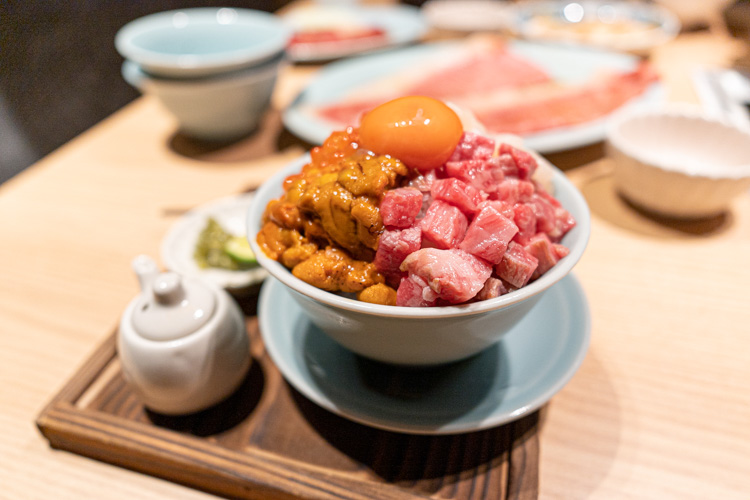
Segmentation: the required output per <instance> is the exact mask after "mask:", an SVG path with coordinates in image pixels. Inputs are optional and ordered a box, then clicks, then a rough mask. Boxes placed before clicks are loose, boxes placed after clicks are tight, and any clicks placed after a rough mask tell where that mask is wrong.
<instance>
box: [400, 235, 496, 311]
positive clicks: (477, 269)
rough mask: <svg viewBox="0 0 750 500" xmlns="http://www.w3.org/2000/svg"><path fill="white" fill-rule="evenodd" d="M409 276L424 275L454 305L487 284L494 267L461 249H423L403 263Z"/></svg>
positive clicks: (423, 277) (436, 290) (434, 289)
mask: <svg viewBox="0 0 750 500" xmlns="http://www.w3.org/2000/svg"><path fill="white" fill-rule="evenodd" d="M401 270H402V271H407V272H408V273H409V276H410V278H411V277H412V275H416V276H418V277H420V278H422V279H423V280H424V281H425V282H426V283H427V285H428V286H429V287H430V289H431V290H432V291H433V292H435V294H436V297H437V298H439V299H443V300H445V301H447V302H449V303H451V304H458V303H461V302H466V301H467V300H469V299H471V298H472V297H474V296H475V295H476V294H477V293H479V291H480V290H481V289H482V288H483V287H484V283H485V282H486V281H487V278H489V277H490V276H491V275H492V266H491V265H490V264H488V263H487V262H485V261H484V260H482V259H479V258H477V257H474V256H473V255H471V254H470V253H467V252H464V251H463V250H458V249H455V248H454V249H449V250H440V249H438V248H422V249H420V250H417V251H416V252H414V253H412V254H411V255H409V256H408V257H407V258H406V259H405V260H404V262H403V263H402V264H401Z"/></svg>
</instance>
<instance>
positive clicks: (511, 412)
mask: <svg viewBox="0 0 750 500" xmlns="http://www.w3.org/2000/svg"><path fill="white" fill-rule="evenodd" d="M259 321H260V331H261V335H262V337H263V342H264V344H265V347H266V350H267V351H268V353H269V355H270V356H271V359H272V360H273V361H274V363H275V364H276V366H277V367H278V368H279V370H280V371H281V373H282V374H283V375H284V377H285V378H286V380H287V381H288V382H289V383H290V384H291V385H292V386H293V387H294V388H295V389H297V390H298V391H300V392H301V393H302V394H303V395H304V396H306V397H307V398H309V399H310V400H312V401H313V402H315V403H316V404H318V405H319V406H321V407H323V408H325V409H327V410H329V411H331V412H333V413H335V414H337V415H340V416H342V417H345V418H348V419H351V420H353V421H355V422H359V423H362V424H366V425H369V426H373V427H377V428H381V429H386V430H391V431H397V432H407V433H413V434H453V433H460V432H470V431H477V430H481V429H487V428H490V427H494V426H497V425H501V424H504V423H507V422H511V421H513V420H516V419H518V418H520V417H522V416H524V415H527V414H529V413H530V412H533V411H534V410H536V409H537V408H539V407H541V406H542V405H543V404H544V403H546V402H547V401H548V400H549V399H550V398H552V396H554V395H555V394H556V393H557V392H558V391H559V390H560V389H562V388H563V386H565V384H566V383H567V382H568V381H569V380H570V379H571V378H572V377H573V375H574V374H575V372H576V371H577V370H578V368H579V366H580V365H581V363H582V362H583V359H584V357H585V355H586V352H587V350H588V346H589V341H590V335H591V320H590V315H589V309H588V303H587V301H586V296H585V294H584V292H583V290H582V289H581V286H580V284H579V283H578V281H577V280H576V279H575V276H573V275H568V276H566V277H565V278H563V279H562V280H561V281H560V282H559V283H557V284H556V285H555V286H554V287H552V288H551V289H550V290H549V292H548V293H547V294H545V295H544V297H542V299H541V300H540V301H539V303H538V304H537V305H536V306H535V308H534V310H533V311H532V313H531V314H529V315H527V316H526V317H525V318H524V319H523V320H522V321H521V322H520V323H518V324H517V325H516V326H515V327H514V328H513V329H512V330H511V331H509V332H508V333H507V334H506V335H505V336H504V337H503V338H502V340H500V342H498V343H497V344H495V345H494V346H492V347H491V348H489V349H487V350H485V351H483V352H482V353H480V354H478V355H476V356H474V357H472V358H470V359H467V360H464V361H461V362H457V363H454V364H450V365H444V366H440V367H436V368H421V369H416V370H415V369H407V368H399V367H395V366H393V365H388V364H383V363H378V362H374V361H370V360H367V359H365V358H361V357H359V356H357V355H355V354H354V353H352V352H351V351H348V350H347V349H345V348H343V347H341V346H340V345H339V344H337V343H336V342H334V341H333V340H331V339H330V338H328V337H327V336H326V335H325V334H324V333H323V332H321V331H320V330H318V329H317V328H316V327H315V326H313V325H312V323H311V322H310V320H309V319H308V317H307V316H306V313H305V312H304V311H303V310H302V309H301V307H300V306H299V305H298V304H297V302H296V301H295V300H294V298H292V296H291V292H290V291H289V289H287V288H286V287H285V286H284V285H282V284H281V283H280V282H279V281H277V280H276V279H273V278H270V279H269V280H268V281H267V282H266V283H264V284H263V288H262V290H261V296H260V302H259Z"/></svg>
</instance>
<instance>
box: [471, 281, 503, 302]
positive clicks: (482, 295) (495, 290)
mask: <svg viewBox="0 0 750 500" xmlns="http://www.w3.org/2000/svg"><path fill="white" fill-rule="evenodd" d="M506 293H508V289H507V288H506V287H505V284H504V283H503V282H502V280H499V279H497V278H493V277H489V278H487V281H485V282H484V286H483V287H482V289H481V290H479V293H478V294H477V295H476V299H477V300H487V299H494V298H495V297H499V296H501V295H505V294H506Z"/></svg>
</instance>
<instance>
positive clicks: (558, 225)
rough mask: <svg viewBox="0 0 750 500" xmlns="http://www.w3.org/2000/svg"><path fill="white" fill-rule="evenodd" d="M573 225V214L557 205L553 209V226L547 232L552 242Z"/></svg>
mask: <svg viewBox="0 0 750 500" xmlns="http://www.w3.org/2000/svg"><path fill="white" fill-rule="evenodd" d="M575 225H576V220H575V218H574V217H573V215H572V214H571V213H570V212H568V211H567V210H565V209H564V208H563V207H557V208H556V209H555V227H554V229H552V230H551V231H550V232H549V233H547V234H548V236H549V237H550V239H551V240H552V241H553V242H558V241H560V240H561V239H562V237H563V236H565V234H566V233H567V232H568V231H570V230H571V229H573V228H574V227H575Z"/></svg>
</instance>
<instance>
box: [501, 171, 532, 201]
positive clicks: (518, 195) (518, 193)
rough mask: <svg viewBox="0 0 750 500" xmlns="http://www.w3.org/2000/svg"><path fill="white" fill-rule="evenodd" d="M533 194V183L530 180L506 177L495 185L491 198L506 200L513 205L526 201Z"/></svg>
mask: <svg viewBox="0 0 750 500" xmlns="http://www.w3.org/2000/svg"><path fill="white" fill-rule="evenodd" d="M533 194H534V184H533V183H532V182H530V181H522V180H520V179H516V178H514V177H506V178H505V179H504V180H503V181H502V182H500V183H499V184H498V185H497V188H496V190H495V193H494V194H493V195H492V198H493V199H495V200H502V201H507V202H508V203H510V204H512V205H515V204H516V203H519V202H527V201H529V200H530V199H531V196H532V195H533Z"/></svg>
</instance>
